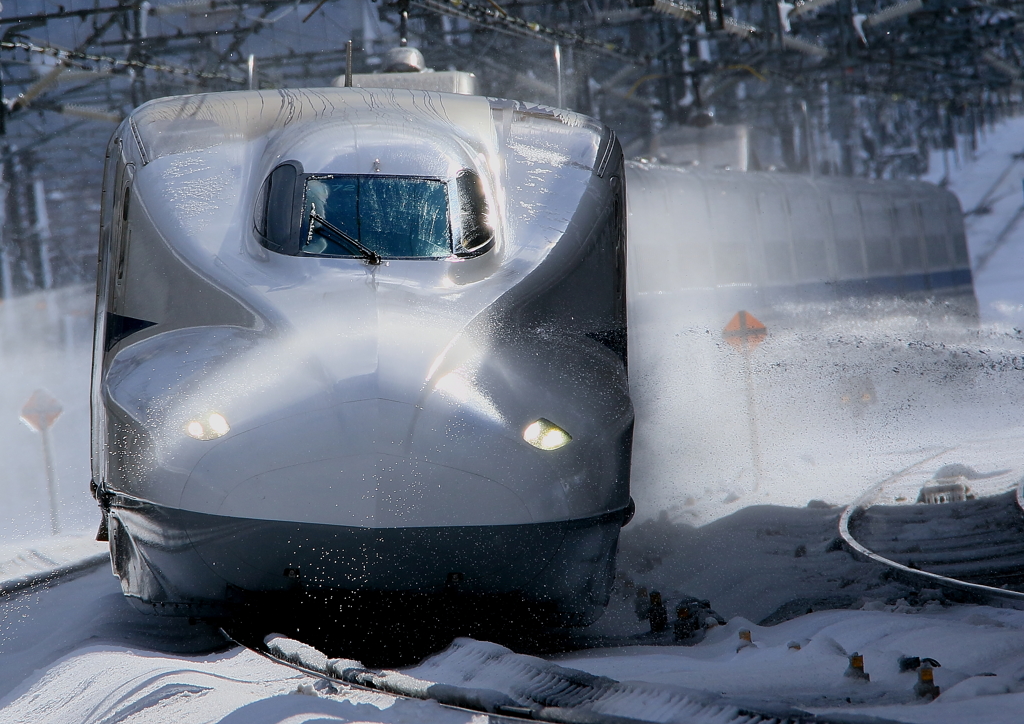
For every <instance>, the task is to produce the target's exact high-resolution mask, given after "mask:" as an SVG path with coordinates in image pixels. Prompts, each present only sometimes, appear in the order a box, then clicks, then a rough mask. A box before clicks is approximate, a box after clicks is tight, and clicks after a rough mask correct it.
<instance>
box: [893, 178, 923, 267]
mask: <svg viewBox="0 0 1024 724" xmlns="http://www.w3.org/2000/svg"><path fill="white" fill-rule="evenodd" d="M894 214H895V218H896V238H897V239H898V241H899V248H900V260H901V262H902V265H903V271H905V272H908V271H913V272H920V271H923V270H924V256H923V255H922V253H921V225H920V222H919V221H918V216H917V211H916V209H915V208H914V204H913V202H912V201H911V200H910V199H908V198H905V197H904V198H899V199H897V200H896V204H895V207H894Z"/></svg>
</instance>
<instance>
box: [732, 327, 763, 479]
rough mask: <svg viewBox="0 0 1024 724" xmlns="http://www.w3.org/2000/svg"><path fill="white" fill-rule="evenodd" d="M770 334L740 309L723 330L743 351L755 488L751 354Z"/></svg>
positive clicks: (757, 453)
mask: <svg viewBox="0 0 1024 724" xmlns="http://www.w3.org/2000/svg"><path fill="white" fill-rule="evenodd" d="M767 336H768V328H767V327H765V326H764V324H762V323H761V321H760V320H759V319H758V318H757V317H755V316H754V315H753V314H751V313H750V312H746V311H739V312H736V314H734V315H733V317H732V319H730V320H729V323H728V324H727V325H725V329H723V330H722V337H724V338H725V341H726V342H728V343H729V344H730V345H732V346H733V347H735V348H736V349H737V350H739V351H740V352H742V353H743V376H744V377H745V378H746V382H747V419H748V421H749V422H750V457H751V459H752V461H753V463H754V490H757V489H758V488H759V487H760V485H761V476H762V470H761V444H760V441H759V440H758V437H759V436H758V430H757V407H756V406H755V405H754V375H753V372H752V371H751V369H750V354H751V353H752V352H753V351H754V350H755V349H756V348H757V345H759V344H761V342H762V341H764V338H765V337H767Z"/></svg>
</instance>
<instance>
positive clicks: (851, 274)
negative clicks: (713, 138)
mask: <svg viewBox="0 0 1024 724" xmlns="http://www.w3.org/2000/svg"><path fill="white" fill-rule="evenodd" d="M626 177H627V179H628V183H627V188H628V189H629V239H630V257H629V286H630V291H629V301H630V314H631V316H632V317H633V318H634V321H636V320H643V321H647V320H650V319H652V318H653V317H656V316H658V314H659V310H662V311H663V310H664V309H668V308H671V310H672V315H673V317H674V318H675V319H676V320H677V321H693V322H699V323H705V322H707V323H711V324H713V325H718V326H716V327H715V329H719V328H720V327H721V326H724V325H725V323H726V321H728V319H729V318H730V317H731V316H732V315H733V314H735V313H736V312H737V311H738V310H740V309H746V310H750V311H751V312H754V313H755V314H757V315H758V316H762V315H763V316H764V317H765V318H773V317H776V318H777V317H780V316H790V317H792V316H793V315H794V314H797V315H800V314H804V313H805V312H806V309H807V305H815V304H818V305H833V306H834V305H835V303H836V302H839V303H848V302H850V300H857V299H861V300H863V299H865V298H871V297H879V296H889V297H900V298H902V299H908V300H914V299H917V300H931V301H932V302H933V303H934V302H936V301H937V302H939V303H940V304H945V305H947V306H948V307H949V308H950V310H951V312H952V313H954V314H957V315H960V316H961V317H963V318H966V319H970V318H975V319H976V318H977V313H978V306H977V300H976V299H975V296H974V286H973V282H972V277H971V267H970V263H969V258H968V252H967V239H966V234H965V232H964V222H963V212H962V210H961V208H960V203H959V201H958V200H957V198H956V196H954V195H953V194H952V193H950V192H949V191H946V190H945V189H942V188H939V187H938V186H935V185H933V184H928V183H924V182H917V181H873V180H867V179H855V178H838V177H828V176H824V177H821V176H819V177H812V176H807V175H802V174H786V173H764V172H739V171H725V170H711V169H703V168H701V167H699V166H698V167H681V166H671V165H664V164H659V163H651V162H633V161H631V162H628V163H627V168H626ZM787 305H788V306H789V310H788V311H787V310H786V309H785V308H786V307H787ZM793 305H798V307H796V309H798V310H799V311H796V312H794V311H793V309H794V307H793Z"/></svg>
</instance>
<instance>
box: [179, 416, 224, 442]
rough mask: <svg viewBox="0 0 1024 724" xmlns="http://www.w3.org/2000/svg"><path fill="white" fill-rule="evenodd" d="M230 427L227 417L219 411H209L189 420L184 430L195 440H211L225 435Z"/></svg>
mask: <svg viewBox="0 0 1024 724" xmlns="http://www.w3.org/2000/svg"><path fill="white" fill-rule="evenodd" d="M230 429H231V426H230V425H228V421H227V418H226V417H224V415H222V414H220V413H219V412H211V413H209V414H208V415H205V416H204V417H201V418H199V419H196V420H189V421H188V423H187V424H186V425H185V432H187V433H188V435H189V437H194V438H195V439H196V440H213V439H215V438H218V437H220V436H221V435H226V434H227V433H228V431H229V430H230Z"/></svg>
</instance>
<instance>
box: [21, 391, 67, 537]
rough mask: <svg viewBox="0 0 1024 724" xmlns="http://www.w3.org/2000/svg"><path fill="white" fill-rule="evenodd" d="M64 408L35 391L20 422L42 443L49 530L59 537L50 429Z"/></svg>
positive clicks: (46, 393) (54, 399)
mask: <svg viewBox="0 0 1024 724" xmlns="http://www.w3.org/2000/svg"><path fill="white" fill-rule="evenodd" d="M62 412H64V407H63V406H62V405H61V404H60V402H59V401H57V399H56V398H55V397H54V396H53V395H51V394H50V393H49V392H47V391H46V390H36V391H35V392H33V393H32V396H31V397H30V398H28V402H26V403H25V406H24V407H22V408H21V420H22V422H24V423H25V424H26V425H28V426H29V427H30V428H31V429H33V430H35V431H36V432H38V433H39V435H40V437H41V438H42V442H43V467H44V468H45V470H46V491H47V493H48V496H49V499H50V530H51V531H52V532H53V535H60V520H59V519H58V517H57V472H56V470H55V468H54V465H53V451H52V448H51V446H50V428H51V427H53V423H54V422H56V421H57V418H58V417H60V414H61V413H62Z"/></svg>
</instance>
